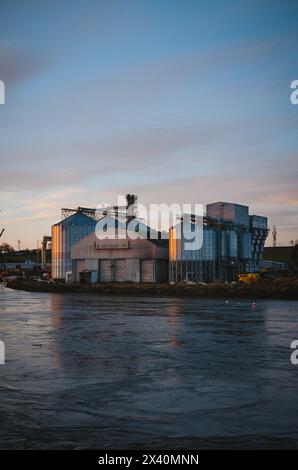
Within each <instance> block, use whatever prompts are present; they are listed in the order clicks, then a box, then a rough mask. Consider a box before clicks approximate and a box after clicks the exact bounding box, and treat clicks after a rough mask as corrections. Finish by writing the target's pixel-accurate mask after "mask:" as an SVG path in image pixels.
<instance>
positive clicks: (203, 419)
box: [0, 289, 298, 448]
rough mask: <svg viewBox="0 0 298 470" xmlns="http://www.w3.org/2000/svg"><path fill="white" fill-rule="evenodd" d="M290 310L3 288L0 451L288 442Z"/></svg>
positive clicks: (295, 381)
mask: <svg viewBox="0 0 298 470" xmlns="http://www.w3.org/2000/svg"><path fill="white" fill-rule="evenodd" d="M297 306H298V303H297V302H274V303H272V302H258V305H257V310H256V311H253V310H252V309H251V308H250V304H249V302H245V301H241V303H239V302H233V301H231V302H229V304H226V303H225V301H224V300H218V301H214V300H200V299H166V298H164V299H156V298H132V297H126V298H121V297H97V296H91V297H89V296H82V295H73V296H70V295H63V294H30V293H25V292H14V291H10V290H7V289H6V290H4V291H3V292H1V296H0V312H1V313H0V332H1V335H2V336H3V338H2V337H0V339H4V341H5V344H6V349H7V358H8V362H7V364H6V365H5V367H3V368H2V367H1V368H0V374H1V375H0V416H1V421H0V437H1V439H2V440H1V442H2V444H1V445H2V446H4V447H12V448H15V447H19V448H22V447H28V446H30V447H34V448H38V447H41V448H57V447H61V448H71V447H83V448H90V447H94V448H99V447H103V448H113V447H114V448H115V447H119V448H127V447H128V448H129V447H136V446H138V447H140V446H145V447H146V446H150V445H152V446H160V447H167V446H168V447H179V446H181V445H183V447H192V448H193V447H194V446H197V445H198V443H200V442H203V443H205V447H206V443H207V446H208V445H210V443H212V445H214V446H220V444H219V440H220V442H224V440H225V439H226V440H227V441H228V442H231V439H232V442H234V443H237V442H240V441H239V439H240V440H241V445H242V446H243V445H244V446H245V445H248V446H249V445H251V443H252V442H254V443H255V445H262V443H264V439H267V441H266V442H267V444H268V443H272V442H275V440H277V442H278V443H279V445H280V443H281V442H283V441H282V439H284V436H287V442H292V441H291V439H292V440H293V442H294V443H295V442H296V441H297V438H298V432H297V416H298V405H297V400H296V393H297V387H298V376H297V368H296V369H295V367H293V366H292V365H291V364H290V362H289V358H288V347H287V342H288V340H289V338H290V337H292V335H293V331H297V326H298V318H297ZM12 417H13V419H12ZM19 432H20V434H18V433H19ZM24 435H25V436H26V437H25V438H24ZM21 436H22V437H21ZM264 436H265V438H264ZM243 443H244V444H243ZM245 443H246V444H245ZM239 445H240V444H239ZM270 445H271V444H270ZM293 445H294V444H293Z"/></svg>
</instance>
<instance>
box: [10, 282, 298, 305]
mask: <svg viewBox="0 0 298 470" xmlns="http://www.w3.org/2000/svg"><path fill="white" fill-rule="evenodd" d="M7 287H9V288H11V289H15V290H24V291H29V292H59V293H72V294H73V293H80V294H82V293H85V294H101V295H129V296H145V295H148V296H153V297H154V296H156V297H205V298H215V299H216V298H247V299H251V300H254V299H279V300H298V280H288V279H279V280H278V282H277V281H274V282H270V281H260V282H257V283H252V284H208V285H192V284H174V285H170V284H156V285H155V284H132V283H117V284H108V283H102V284H92V285H88V284H59V283H45V282H37V281H32V280H26V279H16V280H14V281H9V282H8V284H7Z"/></svg>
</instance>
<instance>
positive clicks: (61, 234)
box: [52, 194, 169, 283]
mask: <svg viewBox="0 0 298 470" xmlns="http://www.w3.org/2000/svg"><path fill="white" fill-rule="evenodd" d="M136 199H137V198H136V196H135V195H131V194H127V195H126V206H125V207H119V206H113V207H110V208H106V209H90V208H84V207H79V208H78V209H62V220H61V222H59V223H58V224H55V225H54V226H53V227H52V278H53V279H64V280H67V281H73V282H87V283H95V282H121V281H123V282H124V281H125V282H152V283H156V282H168V278H169V265H168V259H169V254H168V244H169V242H168V240H162V239H161V234H160V233H158V232H155V235H156V239H150V230H151V229H150V228H149V227H148V226H147V225H145V224H144V223H142V222H141V221H139V220H138V219H137V218H136V214H135V212H136V211H135V203H136ZM99 220H100V221H104V223H105V224H106V226H107V227H109V229H111V227H114V228H116V232H117V238H116V239H115V238H114V237H112V236H111V237H110V238H109V232H107V233H106V238H105V239H103V240H101V239H98V237H97V235H96V233H95V230H96V225H97V222H98V221H99ZM132 220H133V221H134V225H135V231H136V232H137V233H138V238H137V239H133V237H131V236H130V234H129V229H128V228H127V227H128V224H129V223H130V226H131V222H132ZM151 235H152V230H151Z"/></svg>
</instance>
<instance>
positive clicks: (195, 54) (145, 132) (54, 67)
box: [0, 0, 298, 248]
mask: <svg viewBox="0 0 298 470" xmlns="http://www.w3.org/2000/svg"><path fill="white" fill-rule="evenodd" d="M297 20H298V2H295V1H294V0H288V1H287V0H280V1H279V0H258V1H252V0H250V1H248V0H247V1H243V0H237V1H236V0H225V1H222V0H217V1H215V0H194V1H192V0H177V1H176V0H135V1H133V0H126V1H124V0H96V1H95V0H87V1H83V0H78V1H76V0H73V1H72V2H70V1H69V0H59V1H57V0H51V1H47V0H45V1H42V2H40V1H38V0H35V1H34V0H27V1H26V2H24V1H21V0H19V1H16V0H1V3H0V80H2V81H4V82H5V86H6V104H5V105H1V106H0V160H1V170H0V209H1V212H0V226H4V227H5V228H6V232H5V237H4V240H5V241H8V242H9V243H11V244H13V245H14V246H15V247H17V240H18V239H20V240H21V241H22V247H23V248H25V247H35V246H36V240H41V238H42V236H43V235H44V234H49V233H50V226H51V225H52V224H53V223H55V222H57V221H59V219H60V209H61V207H68V206H69V207H75V206H77V205H82V206H96V205H98V204H99V203H101V202H103V201H104V202H113V203H115V202H116V196H117V194H121V193H125V192H135V193H136V194H138V196H139V201H140V202H142V203H145V204H147V203H150V202H154V203H156V202H160V203H161V202H168V203H173V202H178V203H179V202H192V203H195V202H199V203H204V204H206V203H208V202H214V201H216V200H224V201H233V202H234V201H235V202H239V203H241V204H247V205H249V206H250V208H251V212H254V213H257V214H260V215H268V217H269V220H270V225H271V226H272V225H273V224H276V225H277V228H278V242H279V243H282V244H288V243H289V242H290V240H292V239H294V240H296V239H298V217H297V214H298V185H297V176H298V175H297V173H298V165H297V160H298V138H297V136H298V133H297V124H298V106H294V105H292V104H291V102H290V93H291V90H290V83H291V81H292V80H295V79H298V66H297V64H298V63H297V40H298V28H297ZM0 228H1V227H0ZM271 242H272V238H271V237H270V238H269V241H268V244H271Z"/></svg>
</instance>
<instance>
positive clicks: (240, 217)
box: [169, 202, 268, 283]
mask: <svg viewBox="0 0 298 470" xmlns="http://www.w3.org/2000/svg"><path fill="white" fill-rule="evenodd" d="M184 223H186V222H184ZM188 223H194V222H188ZM180 225H181V222H179V223H178V224H177V226H175V227H173V228H172V229H171V230H170V244H169V245H170V251H169V266H170V282H173V283H175V282H195V283H196V282H212V281H216V280H218V281H221V282H224V281H233V280H236V278H237V273H238V272H239V271H242V270H254V271H255V270H258V269H260V262H261V259H262V252H263V247H264V243H265V240H266V237H267V234H268V229H267V218H266V217H261V216H249V213H248V207H247V206H242V205H240V204H233V203H225V202H217V203H214V204H208V205H207V214H206V217H204V224H203V245H202V247H201V248H200V249H198V250H185V243H186V240H185V239H184V238H183V230H181V227H180ZM178 233H179V234H180V233H181V234H182V236H177V234H178Z"/></svg>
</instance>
